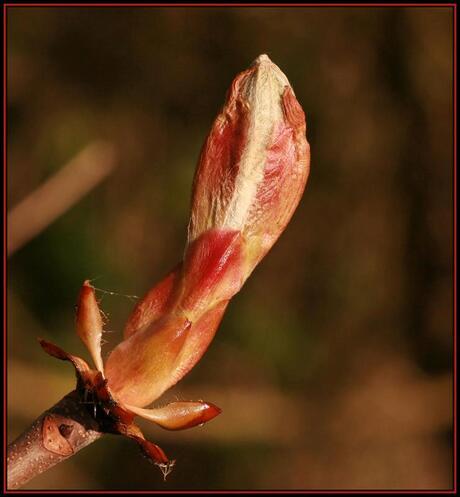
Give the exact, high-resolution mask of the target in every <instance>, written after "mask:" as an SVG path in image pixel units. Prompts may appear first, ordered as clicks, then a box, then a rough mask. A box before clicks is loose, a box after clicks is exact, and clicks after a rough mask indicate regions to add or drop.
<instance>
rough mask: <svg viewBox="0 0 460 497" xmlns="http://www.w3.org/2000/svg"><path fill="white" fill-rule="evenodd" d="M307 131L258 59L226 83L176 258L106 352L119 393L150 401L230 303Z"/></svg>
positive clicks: (297, 171)
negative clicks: (183, 246)
mask: <svg viewBox="0 0 460 497" xmlns="http://www.w3.org/2000/svg"><path fill="white" fill-rule="evenodd" d="M305 131H306V126H305V116H304V113H303V110H302V108H301V107H300V105H299V103H298V102H297V99H296V98H295V96H294V92H293V90H292V88H291V86H290V84H289V81H288V80H287V78H286V76H285V75H284V74H283V73H282V72H281V70H280V69H279V68H278V67H277V66H276V65H275V64H274V63H273V62H271V60H270V59H269V58H268V56H266V55H261V56H259V57H258V58H257V59H256V60H255V61H254V63H253V64H252V66H251V67H250V68H249V69H247V70H246V71H244V72H242V73H241V74H239V75H238V76H237V77H236V78H235V80H234V81H233V83H232V85H231V88H230V90H229V92H228V95H227V99H226V103H225V105H224V107H223V109H222V111H221V113H220V114H219V115H218V116H217V118H216V120H215V121H214V124H213V126H212V129H211V131H210V133H209V135H208V137H207V139H206V142H205V144H204V147H203V149H202V152H201V156H200V159H199V164H198V168H197V171H196V174H195V178H194V184H193V198H192V208H191V217H190V223H189V229H188V243H187V247H186V250H185V256H184V261H183V263H182V264H181V265H179V266H178V267H177V268H176V269H175V270H174V271H173V272H172V273H170V275H168V276H167V277H166V278H165V280H163V281H162V282H161V283H160V284H159V285H158V286H157V287H155V288H154V289H153V290H151V291H150V292H149V294H148V295H147V296H146V297H145V298H144V299H143V300H142V301H141V302H140V303H139V304H138V305H137V307H136V309H135V311H134V313H133V315H132V317H131V318H130V319H129V321H128V324H127V326H126V330H125V336H126V340H125V341H124V342H122V343H121V344H120V345H119V346H118V347H116V348H115V349H114V350H113V351H112V353H111V355H110V356H109V358H108V361H107V364H106V375H107V378H108V381H109V387H110V388H111V390H112V392H113V393H114V395H115V396H116V397H117V398H118V399H120V400H121V401H124V402H126V403H128V404H131V405H134V406H138V407H142V406H145V405H147V404H149V403H150V402H152V401H153V400H155V399H156V398H158V397H159V396H160V395H161V394H162V393H163V392H164V391H165V390H166V389H168V388H169V387H171V386H172V385H174V384H175V383H176V382H177V381H178V380H180V378H182V377H183V376H184V375H185V374H186V373H187V372H188V371H189V370H190V369H191V368H192V367H193V366H194V364H195V363H196V362H197V361H198V360H199V359H200V357H201V356H202V354H203V353H204V352H205V350H206V348H207V347H208V345H209V343H210V341H211V340H212V338H213V336H214V334H215V331H216V329H217V327H218V325H219V322H220V320H221V318H222V315H223V313H224V310H225V308H226V306H227V303H228V301H229V300H230V299H231V297H232V296H233V295H234V294H235V293H237V292H238V291H239V289H240V288H241V286H242V285H243V283H244V281H245V280H246V279H247V277H248V276H249V275H250V273H251V272H252V270H253V269H254V267H255V266H256V265H257V263H258V262H259V261H260V260H261V259H262V257H263V256H264V255H265V254H266V253H267V251H268V250H269V249H270V248H271V247H272V245H273V244H274V242H275V241H276V239H277V238H278V237H279V235H280V234H281V233H282V231H283V230H284V229H285V227H286V225H287V223H288V222H289V219H290V218H291V216H292V214H293V212H294V210H295V208H296V206H297V204H298V202H299V200H300V198H301V195H302V192H303V190H304V187H305V183H306V180H307V177H308V173H309V159H310V153H309V145H308V142H307V140H306V137H305ZM184 323H188V324H187V326H184Z"/></svg>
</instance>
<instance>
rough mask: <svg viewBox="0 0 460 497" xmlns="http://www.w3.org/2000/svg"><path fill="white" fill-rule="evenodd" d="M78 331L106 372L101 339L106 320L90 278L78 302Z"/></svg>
mask: <svg viewBox="0 0 460 497" xmlns="http://www.w3.org/2000/svg"><path fill="white" fill-rule="evenodd" d="M76 323H77V333H78V336H79V337H80V338H81V340H82V342H83V343H84V344H85V345H86V348H87V349H88V351H89V353H90V354H91V357H92V359H93V361H94V365H95V366H96V369H97V370H98V371H100V372H101V373H103V372H104V365H103V362H102V357H101V339H102V333H103V327H104V321H103V319H102V314H101V311H100V309H99V305H98V303H97V300H96V295H95V293H94V288H93V287H92V286H91V285H90V282H89V280H86V281H85V282H84V283H83V286H82V287H81V290H80V295H79V296H78V303H77V316H76Z"/></svg>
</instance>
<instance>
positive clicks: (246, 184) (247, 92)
mask: <svg viewBox="0 0 460 497" xmlns="http://www.w3.org/2000/svg"><path fill="white" fill-rule="evenodd" d="M253 67H254V71H253V73H252V74H250V76H249V77H248V78H246V80H245V81H244V83H243V85H242V88H241V98H243V99H244V101H246V102H248V104H249V131H248V134H247V141H246V144H245V149H244V151H243V154H242V157H241V164H240V167H239V168H238V170H239V174H238V176H237V178H236V183H235V186H234V190H233V196H232V199H231V201H230V205H229V207H228V209H227V212H226V215H225V218H224V222H223V226H224V227H227V228H229V229H240V230H241V229H243V227H244V225H245V223H246V220H247V217H248V214H249V210H250V208H251V205H252V203H253V200H254V197H255V195H256V192H257V187H258V185H259V184H260V182H261V181H262V180H263V178H264V168H265V161H266V158H267V156H266V149H267V145H268V142H269V140H270V139H271V137H272V133H273V128H274V126H275V124H277V123H279V122H280V121H281V120H282V118H283V114H282V109H281V105H280V101H281V95H282V94H283V91H284V88H285V87H286V86H288V85H289V81H288V80H287V78H286V76H284V74H283V73H282V72H281V71H280V70H279V69H278V67H277V66H276V65H275V64H273V62H272V61H271V60H270V59H269V58H268V56H267V55H261V56H259V57H258V58H257V59H256V60H255V61H254V63H253Z"/></svg>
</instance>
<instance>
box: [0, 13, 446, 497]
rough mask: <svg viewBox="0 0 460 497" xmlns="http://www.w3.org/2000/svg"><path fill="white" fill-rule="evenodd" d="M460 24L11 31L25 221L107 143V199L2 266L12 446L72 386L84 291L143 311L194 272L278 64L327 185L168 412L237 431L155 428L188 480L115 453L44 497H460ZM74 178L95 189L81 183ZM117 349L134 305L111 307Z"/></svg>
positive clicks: (156, 18) (365, 20)
mask: <svg viewBox="0 0 460 497" xmlns="http://www.w3.org/2000/svg"><path fill="white" fill-rule="evenodd" d="M452 22H453V19H452V9H450V8H421V7H418V8H335V7H334V8H331V7H328V8H300V7H296V8H248V7H246V8H229V7H226V8H179V7H168V8H134V7H125V8H88V7H85V8H70V7H66V8H58V7H55V8H31V7H29V8H19V7H14V8H13V7H10V8H8V10H7V34H8V38H7V42H8V46H7V49H8V61H7V71H8V74H7V78H8V79H7V84H8V86H7V90H8V94H7V95H8V165H7V167H8V178H7V179H8V207H9V208H11V207H13V206H15V205H16V204H17V203H18V202H19V201H21V200H22V199H23V198H25V197H26V196H27V195H28V194H30V193H31V192H32V191H34V190H35V189H36V188H37V187H38V186H39V185H41V184H42V182H43V181H45V180H46V179H47V178H49V177H50V176H52V175H53V174H54V173H55V172H56V171H57V170H58V169H59V168H61V167H62V166H63V165H64V164H65V163H66V162H67V161H68V160H69V159H71V158H72V156H73V155H74V154H76V153H77V152H79V151H80V150H81V149H82V148H83V147H85V146H86V145H87V144H88V143H90V142H92V141H93V140H96V139H101V138H102V139H106V140H109V141H111V142H113V143H114V144H115V145H116V147H117V154H118V161H119V163H118V167H117V168H116V169H115V170H114V172H113V173H112V174H111V176H109V177H108V178H107V179H106V180H105V181H104V182H103V183H102V184H101V185H99V186H98V187H97V188H96V189H94V190H93V191H92V192H91V193H90V194H88V195H87V196H86V197H84V198H83V199H82V200H81V201H79V202H78V203H77V204H76V205H74V207H72V209H70V210H69V211H68V212H67V213H65V214H64V215H62V216H61V217H60V218H59V219H58V220H57V221H56V222H54V223H53V224H51V225H50V226H49V227H48V228H47V229H46V230H45V231H44V232H42V233H41V234H40V235H39V236H37V237H36V238H34V239H33V240H32V241H30V242H29V243H28V244H27V245H25V246H24V247H23V248H22V249H20V250H19V251H17V252H16V253H15V254H13V255H12V256H11V258H10V259H9V264H8V291H9V295H8V354H9V356H8V357H9V361H8V401H9V402H8V414H9V424H8V428H9V430H8V434H9V437H10V438H11V439H12V438H14V437H15V436H17V435H18V434H19V433H20V432H21V431H22V430H23V429H24V428H25V427H26V426H28V424H29V423H30V422H31V421H32V420H33V419H34V418H35V416H36V415H38V414H39V413H40V412H41V411H42V410H43V409H45V408H46V407H48V406H49V405H51V404H52V403H54V402H55V401H57V400H58V399H59V398H60V397H61V396H63V395H64V394H65V393H66V392H67V391H69V390H70V389H71V388H72V386H73V381H74V379H73V373H72V371H71V368H70V367H68V366H67V365H66V364H64V363H62V364H60V363H56V362H55V361H52V360H49V358H48V357H46V356H45V355H44V354H43V353H42V352H41V351H40V350H39V347H38V344H37V343H36V337H37V336H42V337H44V338H48V339H50V340H53V341H55V342H56V343H58V344H60V345H61V346H63V347H64V348H65V349H67V350H70V351H73V352H74V353H75V354H84V351H83V348H82V346H81V345H80V344H79V343H78V338H77V336H76V334H75V331H74V315H73V306H74V303H75V300H76V296H77V292H78V289H79V287H80V285H81V284H82V282H83V280H85V279H86V278H95V279H94V281H93V284H94V285H95V286H96V287H99V288H102V289H105V290H112V291H115V292H117V293H121V294H130V295H131V294H137V295H142V293H143V292H145V291H146V290H148V289H149V288H150V287H151V286H152V285H153V284H154V283H155V282H156V281H157V280H158V279H159V278H160V277H162V276H163V275H164V274H165V273H166V272H167V271H168V270H169V269H171V267H172V266H173V265H174V264H175V263H176V262H177V261H178V260H179V259H180V258H181V256H182V250H183V246H184V243H185V236H186V225H187V219H188V214H189V212H188V209H189V202H190V192H191V181H192V177H193V172H194V168H195V164H196V161H197V158H198V154H199V151H200V147H201V145H202V143H203V141H204V138H205V135H206V133H207V132H208V129H209V127H210V125H211V122H212V120H213V118H214V116H215V115H216V114H217V111H218V109H219V108H220V106H221V105H222V103H223V99H224V94H225V91H226V89H227V87H228V85H229V84H230V82H231V80H232V79H233V77H234V76H235V74H236V73H237V72H239V71H241V70H243V69H245V68H246V67H247V66H248V64H249V63H250V62H251V61H252V60H253V59H254V58H255V57H256V56H257V55H259V54H261V53H268V54H269V56H270V57H271V58H272V60H273V61H274V62H275V63H276V64H278V65H279V66H280V67H281V69H282V70H283V71H284V72H285V73H286V74H287V76H288V78H289V79H290V81H291V83H292V85H293V87H294V90H295V92H296V95H297V97H298V99H299V101H300V102H301V104H302V105H303V107H304V109H305V111H306V114H307V122H308V128H309V130H308V137H309V141H310V143H311V148H312V165H311V175H310V179H309V182H308V185H307V189H306V192H305V195H304V198H303V200H302V202H301V204H300V206H299V209H298V211H297V212H296V214H295V215H294V218H293V220H292V222H291V224H290V226H289V227H288V229H287V230H286V232H285V233H284V234H283V235H282V237H281V238H280V240H279V242H278V243H277V244H276V245H275V247H274V248H273V250H272V251H271V253H270V254H269V255H268V256H267V257H266V258H265V259H264V261H263V263H262V264H261V265H260V266H259V267H258V268H257V270H256V271H255V272H254V274H253V275H252V276H251V278H250V279H249V280H248V282H247V284H246V285H245V287H244V289H243V290H242V291H241V292H240V294H239V295H238V296H236V297H235V299H234V300H233V301H232V303H231V305H230V307H229V309H228V311H227V314H226V316H225V318H224V320H223V323H222V325H221V328H220V329H219V331H218V333H217V335H216V338H215V340H214V342H213V343H212V345H211V347H210V349H209V350H208V352H207V353H206V355H205V356H204V358H203V360H202V361H201V362H200V363H199V364H198V365H197V366H196V367H195V369H194V370H193V371H192V372H191V373H190V375H189V376H188V377H187V378H186V379H184V380H183V381H182V382H181V383H179V384H178V385H177V386H176V387H175V388H174V389H173V390H172V391H170V392H168V393H167V394H166V395H165V400H171V399H174V398H179V399H194V398H203V399H206V400H209V401H212V402H215V403H216V404H217V405H219V406H220V407H221V408H222V409H223V413H222V414H221V415H220V416H219V417H218V418H216V419H215V420H214V421H213V422H212V423H210V424H209V425H206V426H205V427H203V428H195V429H192V430H190V431H185V432H181V433H169V432H164V431H161V430H160V429H154V428H150V427H146V434H147V435H148V437H149V438H150V439H152V440H157V441H158V443H160V444H161V445H162V446H163V447H164V449H165V450H166V452H167V453H168V455H170V456H171V457H175V458H177V460H178V462H177V466H176V468H175V471H174V472H173V473H172V474H171V475H170V477H169V479H168V481H167V482H166V483H163V481H162V478H161V475H160V474H159V472H158V471H157V470H156V469H155V468H153V467H152V466H149V464H148V463H147V462H146V461H145V460H143V459H141V458H140V456H139V454H138V451H137V448H136V446H135V444H130V443H129V441H126V440H122V439H118V438H115V437H110V436H107V437H105V438H104V439H103V440H101V441H99V442H98V443H95V444H93V446H91V447H89V448H87V449H85V450H84V451H82V452H81V453H79V454H78V455H77V456H75V457H73V458H71V459H70V460H69V461H67V462H65V463H63V464H60V465H59V466H57V467H56V468H54V469H52V470H50V471H48V472H47V473H45V474H44V475H42V476H40V477H38V478H36V479H35V480H33V481H32V482H30V483H29V484H28V486H27V488H62V489H69V488H74V489H77V488H79V489H88V488H93V489H166V490H167V489H179V488H188V489H211V488H214V489H242V488H247V489H270V488H271V489H277V488H286V489H300V488H303V489H351V488H369V489H377V488H378V489H389V488H391V489H395V488H411V489H415V488H419V489H420V488H431V489H433V488H439V489H441V488H443V489H446V488H448V487H450V486H451V485H452V414H451V411H452V371H451V368H452V339H453V323H452V320H453V308H452V302H453V282H452V280H453V277H452V273H453V261H452V243H453V240H452V221H453V203H452V177H453V127H452V125H453V102H452V78H453V67H452V57H453V54H452V38H453V33H452ZM76 180H78V178H76ZM100 297H101V298H102V307H103V308H104V310H106V311H107V312H108V314H109V315H110V323H109V325H108V328H109V329H110V330H114V331H115V332H114V333H112V334H107V335H106V336H105V338H107V339H108V342H109V343H108V344H107V345H106V346H105V349H106V350H110V348H111V347H113V346H114V345H115V344H116V343H117V342H118V340H119V339H120V337H121V334H120V332H121V329H122V326H123V323H124V320H125V319H126V318H127V316H128V314H129V312H130V309H131V308H132V306H133V302H132V301H131V300H130V299H128V298H125V297H121V296H116V295H108V294H105V293H101V294H100Z"/></svg>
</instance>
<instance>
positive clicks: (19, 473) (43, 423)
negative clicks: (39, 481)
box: [7, 390, 102, 490]
mask: <svg viewBox="0 0 460 497" xmlns="http://www.w3.org/2000/svg"><path fill="white" fill-rule="evenodd" d="M101 435H102V433H101V432H100V431H98V424H97V422H96V421H95V419H94V418H93V417H92V415H91V411H90V410H89V409H88V406H87V405H85V404H82V403H81V398H80V396H79V395H78V394H77V392H76V391H75V390H74V391H72V392H70V393H69V394H68V395H66V396H65V397H64V398H63V399H61V400H60V401H59V402H58V403H57V404H56V405H54V406H53V407H52V408H51V409H49V410H47V411H45V412H44V413H43V414H42V415H41V416H40V417H39V418H37V419H36V420H35V421H34V422H33V423H32V425H31V426H30V427H29V428H28V429H27V430H26V431H25V432H24V433H22V435H20V436H19V437H18V438H17V439H16V440H15V441H14V442H12V443H11V444H10V445H9V446H8V449H7V488H8V490H13V489H17V488H19V487H21V486H23V485H24V484H26V483H27V482H28V481H29V480H31V479H32V478H34V477H35V476H37V475H39V474H40V473H43V472H44V471H46V470H47V469H49V468H51V467H53V466H54V465H56V464H58V463H59V462H61V461H63V460H65V459H67V458H69V457H71V456H73V455H74V454H76V453H77V452H78V451H79V450H81V449H83V448H84V447H86V446H87V445H89V444H91V443H92V442H94V441H95V440H97V439H98V438H99V437H100V436H101Z"/></svg>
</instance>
